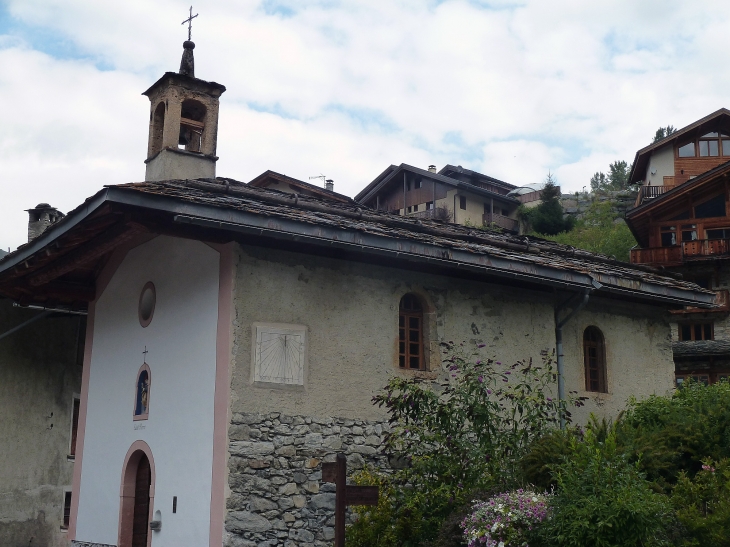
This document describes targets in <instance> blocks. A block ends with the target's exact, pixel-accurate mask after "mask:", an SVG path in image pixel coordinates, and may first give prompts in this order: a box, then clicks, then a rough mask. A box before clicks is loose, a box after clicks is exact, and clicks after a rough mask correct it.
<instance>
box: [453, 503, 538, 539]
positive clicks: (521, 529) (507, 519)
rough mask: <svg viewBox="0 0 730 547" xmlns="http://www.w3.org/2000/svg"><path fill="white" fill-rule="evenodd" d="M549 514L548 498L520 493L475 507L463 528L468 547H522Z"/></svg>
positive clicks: (477, 504) (475, 505)
mask: <svg viewBox="0 0 730 547" xmlns="http://www.w3.org/2000/svg"><path fill="white" fill-rule="evenodd" d="M547 514H548V496H547V495H546V494H537V493H535V492H532V491H530V490H522V489H520V490H516V491H514V492H505V493H503V494H499V495H498V496H495V497H493V498H491V499H489V500H486V501H481V502H477V503H475V504H474V507H473V510H472V513H471V514H470V515H468V516H467V517H466V518H465V519H464V521H463V522H462V527H463V528H464V535H465V536H466V539H467V541H468V546H469V547H478V546H479V545H484V546H485V547H497V546H498V545H499V546H500V547H518V546H519V547H522V546H523V545H526V544H527V541H526V540H527V534H528V532H530V531H531V530H532V529H533V528H534V527H535V526H536V525H538V524H539V523H540V522H542V521H543V520H544V519H545V517H546V516H547Z"/></svg>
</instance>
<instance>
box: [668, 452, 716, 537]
mask: <svg viewBox="0 0 730 547" xmlns="http://www.w3.org/2000/svg"><path fill="white" fill-rule="evenodd" d="M671 499H672V504H673V505H674V507H675V509H676V511H677V519H678V520H679V522H680V524H681V525H682V526H683V527H684V530H685V533H684V536H685V537H684V538H683V539H682V541H681V542H679V545H681V546H682V547H700V546H701V547H727V546H728V545H730V460H728V459H723V460H721V461H720V462H718V463H717V464H715V463H713V462H712V460H707V461H706V462H705V464H704V465H703V466H702V470H701V471H700V472H699V473H697V475H695V477H694V479H690V478H689V476H688V475H687V474H686V473H684V472H682V473H681V474H680V476H679V481H678V482H677V486H676V487H675V488H674V491H673V492H672V498H671Z"/></svg>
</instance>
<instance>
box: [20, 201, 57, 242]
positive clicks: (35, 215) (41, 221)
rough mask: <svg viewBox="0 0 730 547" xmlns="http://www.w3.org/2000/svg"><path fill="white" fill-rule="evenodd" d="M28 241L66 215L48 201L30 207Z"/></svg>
mask: <svg viewBox="0 0 730 547" xmlns="http://www.w3.org/2000/svg"><path fill="white" fill-rule="evenodd" d="M27 212H28V241H32V240H33V239H35V238H37V237H38V236H39V235H41V234H42V233H43V232H45V231H46V230H47V229H48V227H49V226H51V225H53V224H55V223H56V222H58V221H59V220H61V219H62V218H63V217H65V216H66V215H64V214H63V213H62V212H61V211H59V210H58V209H56V208H55V207H51V206H50V205H48V204H47V203H39V204H38V205H36V206H35V207H34V208H33V209H28V210H27Z"/></svg>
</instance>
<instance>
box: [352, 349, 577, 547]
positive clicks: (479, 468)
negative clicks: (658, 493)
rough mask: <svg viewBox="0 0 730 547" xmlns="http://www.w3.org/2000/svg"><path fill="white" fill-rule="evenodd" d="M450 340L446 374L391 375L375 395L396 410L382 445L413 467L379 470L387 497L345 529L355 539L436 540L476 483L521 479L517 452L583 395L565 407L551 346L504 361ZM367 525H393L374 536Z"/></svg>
mask: <svg viewBox="0 0 730 547" xmlns="http://www.w3.org/2000/svg"><path fill="white" fill-rule="evenodd" d="M444 346H445V347H444V349H445V352H446V355H447V357H446V359H445V365H446V367H447V368H448V373H449V381H447V382H445V383H443V384H440V385H434V384H432V383H426V382H423V381H421V380H418V379H413V378H408V379H406V378H400V377H395V378H393V379H392V380H391V381H390V382H389V384H388V386H387V387H386V389H385V390H384V391H383V392H381V393H379V394H378V395H376V396H375V397H374V399H373V400H374V402H375V404H378V405H380V406H384V407H385V408H386V410H387V412H388V414H389V415H390V422H391V424H392V429H391V432H390V433H389V435H388V436H387V437H386V439H385V450H386V451H387V452H388V453H389V454H390V455H392V456H393V457H395V458H397V459H400V460H401V461H407V462H408V466H407V467H406V468H405V469H401V470H398V471H396V472H394V473H393V474H392V475H379V476H378V479H377V480H379V481H383V482H382V483H381V484H382V485H383V490H384V491H385V492H387V498H388V502H387V503H388V504H389V505H387V510H384V509H383V510H381V508H380V506H379V507H378V508H376V509H371V508H363V510H362V512H360V513H359V515H360V517H361V518H360V520H358V522H356V523H355V524H354V525H353V526H352V527H351V529H350V531H349V532H348V534H349V536H348V538H349V537H352V538H353V540H352V541H353V542H352V543H351V545H365V544H366V543H367V542H365V541H364V540H362V539H361V538H365V537H369V538H370V541H371V543H369V545H370V546H371V547H376V546H381V547H384V546H390V545H402V546H406V545H420V544H423V543H425V542H426V541H428V540H432V539H434V538H435V537H436V536H437V535H438V534H439V531H440V530H441V529H442V527H443V524H444V522H445V521H446V520H447V518H448V517H449V515H451V514H452V513H453V512H454V510H455V508H457V507H458V506H459V505H461V504H463V503H465V502H467V501H469V500H471V499H473V497H470V496H472V495H473V492H475V491H487V492H493V491H494V490H495V489H499V490H498V491H505V490H509V489H511V488H515V487H517V486H519V483H520V481H521V476H520V470H519V461H520V460H521V458H522V457H523V455H524V454H525V452H526V451H527V449H528V447H529V446H530V443H531V442H532V441H533V440H534V439H535V438H537V437H539V436H541V435H543V434H544V432H545V431H548V430H550V429H553V428H556V427H557V426H558V424H559V423H560V417H561V414H562V415H563V416H565V418H566V420H567V421H568V422H569V421H570V412H569V410H568V408H569V407H570V406H572V405H582V404H583V403H582V400H580V399H579V398H577V397H575V394H572V393H571V395H570V397H571V399H570V400H569V401H567V403H566V404H564V405H562V406H561V405H560V404H559V403H558V401H557V399H555V398H554V397H553V396H552V392H553V389H554V387H555V383H556V380H557V377H556V371H555V366H554V362H553V356H552V355H548V354H547V353H546V354H544V355H543V361H542V363H541V364H540V365H537V364H535V363H533V362H532V361H531V360H530V361H520V362H517V363H515V364H513V365H503V364H502V363H500V362H496V361H493V360H491V359H484V360H483V359H479V355H478V350H477V351H475V352H472V353H471V354H467V352H466V351H465V347H464V345H463V344H462V345H458V346H457V345H454V344H453V343H449V344H445V345H444ZM366 527H372V528H375V529H377V530H383V531H385V530H387V534H386V533H385V532H383V533H382V534H381V535H380V536H379V537H377V538H373V536H372V534H371V532H370V531H368V530H365V528H366ZM348 541H350V540H349V539H348ZM357 541H362V543H357Z"/></svg>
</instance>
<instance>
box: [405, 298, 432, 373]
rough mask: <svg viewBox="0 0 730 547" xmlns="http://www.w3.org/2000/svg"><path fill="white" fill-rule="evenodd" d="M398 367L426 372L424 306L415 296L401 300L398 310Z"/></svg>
mask: <svg viewBox="0 0 730 547" xmlns="http://www.w3.org/2000/svg"><path fill="white" fill-rule="evenodd" d="M398 366H399V367H400V368H402V369H408V370H425V368H426V360H425V359H424V355H423V306H422V305H421V301H420V300H419V298H418V297H417V296H416V295H414V294H406V295H405V296H403V298H401V300H400V306H399V310H398Z"/></svg>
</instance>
